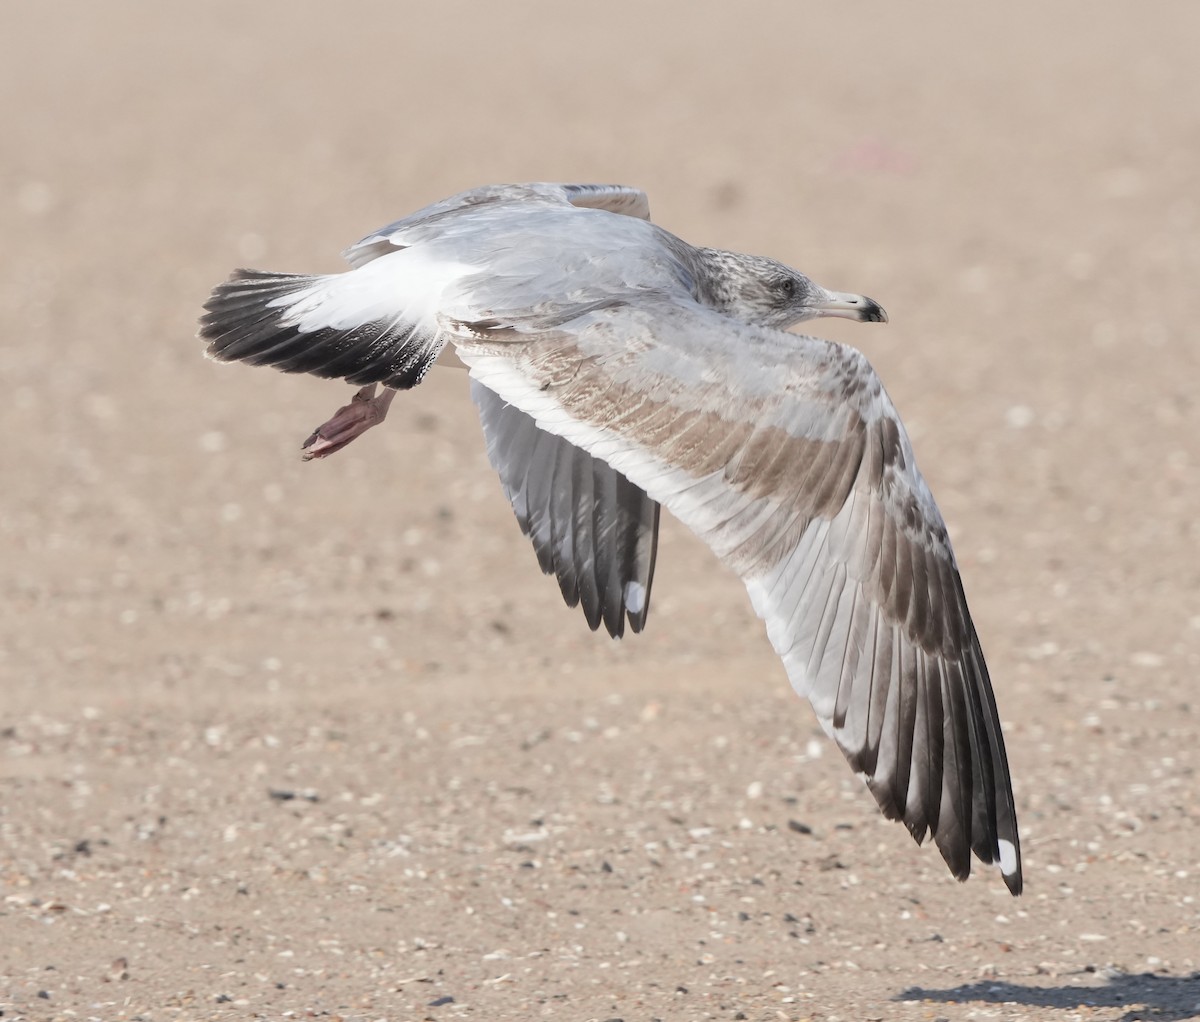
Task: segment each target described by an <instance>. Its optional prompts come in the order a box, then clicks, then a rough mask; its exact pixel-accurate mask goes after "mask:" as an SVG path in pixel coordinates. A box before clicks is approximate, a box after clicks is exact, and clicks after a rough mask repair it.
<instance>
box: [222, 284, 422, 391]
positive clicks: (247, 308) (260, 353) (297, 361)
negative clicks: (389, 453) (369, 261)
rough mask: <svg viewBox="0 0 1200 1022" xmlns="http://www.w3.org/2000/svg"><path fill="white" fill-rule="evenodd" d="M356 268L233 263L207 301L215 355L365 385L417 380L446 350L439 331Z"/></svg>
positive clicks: (399, 386) (402, 387) (394, 385)
mask: <svg viewBox="0 0 1200 1022" xmlns="http://www.w3.org/2000/svg"><path fill="white" fill-rule="evenodd" d="M351 276H352V275H351V274H345V273H339V274H330V275H326V276H310V275H306V274H298V273H264V272H262V271H260V270H235V271H234V273H233V275H232V276H231V277H230V278H229V279H228V280H227V281H225V283H223V284H219V285H218V286H217V287H216V288H215V289H214V290H213V293H212V295H211V296H210V297H209V299H208V301H207V302H206V303H205V305H204V309H205V312H204V316H203V317H202V318H201V320H200V337H201V339H202V340H205V341H207V342H208V351H207V353H208V355H209V357H210V358H214V359H216V360H217V361H219V362H246V363H248V364H249V365H268V366H274V367H275V368H276V369H279V370H282V371H283V372H285V373H311V374H312V375H314V376H322V377H325V378H327V379H343V380H345V381H346V382H347V383H352V384H354V385H355V386H359V387H361V386H365V385H366V384H369V383H382V384H384V385H385V386H387V387H392V388H395V389H397V390H406V389H408V388H409V387H414V386H416V384H418V383H420V382H421V379H422V377H424V375H425V374H426V373H427V372H428V371H429V369H430V367H431V366H432V365H433V363H434V361H435V360H436V359H437V355H438V352H439V351H440V350H441V347H442V342H441V341H440V339H439V338H438V335H437V332H436V331H430V330H428V329H425V328H422V326H421V325H420V324H419V323H417V322H414V321H413V320H412V319H411V318H410V317H406V316H403V315H397V314H396V312H395V311H394V309H393V310H387V309H386V308H381V303H380V302H379V301H378V300H377V299H376V298H375V296H373V295H371V294H369V293H368V294H363V293H362V288H361V287H360V286H359V287H356V285H355V283H354V282H351V281H350V280H349V278H350V277H351Z"/></svg>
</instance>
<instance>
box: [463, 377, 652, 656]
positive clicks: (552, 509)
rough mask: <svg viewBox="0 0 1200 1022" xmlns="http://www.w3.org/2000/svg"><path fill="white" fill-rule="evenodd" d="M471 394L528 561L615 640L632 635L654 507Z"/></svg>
mask: <svg viewBox="0 0 1200 1022" xmlns="http://www.w3.org/2000/svg"><path fill="white" fill-rule="evenodd" d="M471 397H472V398H473V399H474V401H475V403H476V404H477V405H478V406H479V418H480V421H481V422H482V423H483V434H484V437H485V439H486V440H487V452H488V458H489V460H490V461H491V463H492V466H493V467H494V468H495V469H496V471H497V472H498V473H499V475H500V482H501V484H502V485H503V487H504V495H505V496H506V497H508V499H509V502H510V503H511V504H512V506H513V510H514V511H515V512H516V515H517V521H518V522H519V523H520V525H521V531H522V532H523V533H525V535H526V536H528V537H529V538H530V539H531V540H532V541H533V547H534V550H535V551H536V552H537V558H538V563H539V564H540V565H541V567H542V571H544V572H545V573H546V574H547V575H549V574H553V575H555V576H556V577H557V578H558V584H559V588H560V589H561V590H562V594H563V598H564V599H565V600H566V601H567V605H568V606H570V607H574V606H575V605H576V604H582V605H583V612H584V615H585V616H586V617H587V622H588V624H589V625H590V626H591V628H592V629H593V630H595V629H596V628H598V627H599V626H600V623H601V621H603V622H604V627H605V628H606V629H607V630H608V633H609V635H611V636H613V637H614V638H619V637H620V636H621V635H623V634H624V631H625V618H626V616H628V618H629V626H630V627H631V628H632V629H633V630H634V631H635V632H640V631H641V630H642V628H643V626H644V625H645V623H646V615H647V613H648V612H649V609H650V584H651V581H652V580H653V577H654V557H655V552H656V548H657V546H658V515H659V506H658V504H657V503H656V502H655V501H653V500H651V499H650V498H649V497H647V496H646V494H645V493H644V492H643V491H642V490H640V489H638V488H637V487H636V486H634V485H633V484H632V483H631V482H629V480H628V479H626V478H625V477H624V476H623V475H621V474H620V473H619V472H617V471H615V470H614V469H612V468H611V467H610V466H609V465H607V464H606V463H605V462H603V461H601V460H600V459H599V458H594V457H592V456H591V455H590V454H588V453H587V452H586V451H584V450H581V449H580V448H578V447H576V446H575V445H574V444H572V443H570V442H569V441H566V440H563V439H562V438H560V437H557V436H555V435H554V434H553V433H547V432H546V431H545V430H542V429H539V428H538V427H537V424H536V423H535V422H534V421H533V419H532V418H531V417H530V416H528V415H526V414H525V413H524V412H522V411H521V410H520V409H518V408H514V407H513V406H512V405H510V404H507V403H506V402H505V401H503V400H501V399H500V398H499V397H497V396H496V395H495V394H494V393H493V392H492V391H490V390H488V388H487V387H485V386H484V385H483V384H481V383H480V382H479V381H478V380H472V381H471Z"/></svg>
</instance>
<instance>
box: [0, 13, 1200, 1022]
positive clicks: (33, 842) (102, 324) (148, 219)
mask: <svg viewBox="0 0 1200 1022" xmlns="http://www.w3.org/2000/svg"><path fill="white" fill-rule="evenodd" d="M1049 6H1051V5H1043V4H1038V3H1033V2H1027V0H1025V2H1021V3H1016V4H1006V5H1003V6H1001V7H996V6H995V5H993V6H992V9H991V13H980V12H979V11H976V13H969V12H964V11H962V10H956V9H950V8H947V7H945V6H944V5H934V4H913V3H909V4H905V5H887V6H883V5H879V6H873V7H868V6H866V5H859V4H821V5H815V6H814V5H800V4H789V5H785V4H762V5H759V6H755V5H753V4H750V5H747V4H737V5H734V4H716V3H714V4H683V3H674V4H663V5H659V6H656V7H653V8H652V9H648V10H647V9H643V8H642V7H641V6H636V5H632V4H622V3H610V4H606V5H603V6H601V7H595V6H593V7H591V8H589V9H588V10H587V11H586V12H585V11H584V10H583V9H582V8H579V9H576V8H574V7H572V6H571V5H564V4H549V3H547V4H543V5H540V6H532V5H524V4H518V5H484V4H478V5H471V4H462V5H457V6H455V5H450V4H446V5H443V6H440V7H438V8H437V11H436V13H434V12H431V11H424V12H422V11H419V10H417V9H415V7H413V6H409V5H401V4H394V5H393V4H382V3H380V4H374V5H372V4H352V5H340V6H338V7H337V11H338V13H337V14H336V15H335V14H333V13H330V12H331V11H332V10H333V8H332V5H331V6H330V8H329V9H325V8H318V7H316V6H308V5H305V4H287V5H282V4H279V5H272V4H257V5H247V4H233V3H226V4H209V5H204V6H203V7H199V8H197V9H192V10H187V11H185V10H184V9H183V7H182V6H178V7H176V6H170V7H168V5H151V4H147V3H143V4H135V3H115V2H110V3H106V4H103V5H84V4H76V5H49V4H39V5H34V4H25V5H18V4H10V5H5V6H4V8H3V11H2V12H0V124H2V125H3V145H2V147H0V238H2V239H3V241H2V243H0V374H2V377H0V378H2V379H3V383H4V387H3V394H4V400H3V402H2V404H0V435H2V436H3V442H2V444H0V479H2V480H3V483H2V490H0V677H2V684H3V688H2V691H0V700H2V702H0V885H2V892H0V893H2V899H0V1009H2V1010H0V1015H2V1016H3V1019H4V1020H5V1022H8V1020H9V1019H39V1020H40V1019H82V1018H94V1019H103V1020H110V1019H142V1020H146V1022H150V1020H153V1022H159V1020H175V1019H240V1018H269V1019H275V1018H284V1017H288V1018H309V1017H317V1018H342V1019H353V1020H375V1019H388V1020H407V1019H436V1020H438V1022H441V1020H449V1019H455V1018H477V1019H489V1020H490V1019H510V1018H512V1019H535V1018H562V1019H579V1020H585V1019H601V1020H603V1019H625V1020H629V1022H631V1020H634V1019H662V1020H676V1019H710V1018H711V1019H728V1020H734V1019H750V1020H768V1019H770V1020H774V1019H802V1018H813V1019H823V1020H829V1022H832V1020H834V1019H887V1020H930V1022H933V1020H936V1019H955V1020H956V1019H968V1018H999V1019H1038V1020H1071V1019H1125V1020H1131V1019H1188V1018H1195V1017H1200V971H1198V970H1200V900H1198V898H1200V777H1198V776H1197V769H1198V768H1200V752H1198V751H1197V746H1198V743H1200V694H1198V691H1197V682H1196V671H1197V666H1198V665H1200V598H1198V593H1200V559H1198V557H1197V551H1198V550H1200V527H1198V526H1197V519H1196V508H1197V506H1200V439H1198V438H1200V408H1198V406H1197V399H1196V381H1197V378H1198V373H1200V354H1198V351H1200V347H1198V342H1197V339H1196V337H1195V334H1194V330H1195V327H1194V323H1195V312H1196V303H1197V280H1198V279H1200V185H1198V175H1197V166H1200V64H1198V63H1197V61H1196V57H1195V41H1196V40H1197V39H1198V38H1200V6H1197V5H1195V4H1184V3H1165V2H1157V3H1156V2H1151V3H1147V4H1142V5H1139V6H1138V7H1137V8H1136V16H1135V15H1134V14H1133V13H1132V12H1133V6H1132V5H1128V11H1129V12H1130V13H1128V14H1123V13H1121V12H1122V10H1124V9H1126V5H1121V4H1104V5H1099V4H1090V3H1088V4H1084V3H1078V4H1061V5H1053V10H1048V9H1047V8H1048V7H1049ZM501 12H505V13H501ZM530 179H548V180H615V181H621V182H627V183H630V184H637V185H639V186H642V187H644V188H646V189H647V190H648V191H649V193H650V195H651V199H652V203H653V207H654V211H655V216H656V219H658V220H659V221H660V222H662V223H663V224H664V225H666V226H668V227H670V228H671V229H672V230H674V231H676V232H677V233H679V234H681V235H683V236H684V237H686V238H688V239H690V240H693V241H696V242H701V243H709V244H715V245H720V246H724V247H728V248H737V249H742V250H748V251H755V252H761V253H764V254H771V255H774V256H776V257H779V258H781V259H784V260H786V261H788V262H790V263H792V264H794V265H796V266H799V267H801V268H803V269H804V270H806V271H808V272H810V273H812V274H813V276H814V277H816V278H817V279H819V280H821V281H823V282H824V283H826V284H827V285H829V286H831V287H837V288H843V289H853V290H859V291H863V292H866V293H867V294H870V295H872V296H874V297H876V298H878V299H879V300H880V301H881V302H882V303H883V304H884V305H885V306H886V307H887V309H888V311H889V313H890V314H891V317H892V322H891V324H890V325H889V326H887V327H883V328H881V327H863V326H856V325H854V324H846V323H839V324H834V325H832V326H829V327H828V328H825V327H824V325H822V327H823V328H822V331H821V332H822V333H824V334H825V335H826V336H834V337H837V338H839V339H842V340H846V341H852V342H853V343H855V344H857V345H860V346H861V347H863V348H864V350H866V351H867V353H868V354H869V356H870V357H871V359H872V361H873V362H874V364H875V365H876V367H877V368H878V370H879V371H880V373H881V375H882V376H883V378H884V380H885V381H886V382H887V385H888V387H889V389H890V391H891V394H892V396H893V398H894V400H895V401H896V404H897V405H898V406H899V408H900V409H901V412H902V413H903V415H904V416H905V419H906V421H907V423H908V425H909V427H910V430H911V432H912V434H913V437H914V442H915V444H916V447H917V451H918V455H919V457H920V460H921V464H922V467H923V469H924V472H925V474H926V475H927V477H928V478H929V480H930V482H931V485H932V486H933V489H934V491H935V493H936V495H937V497H938V499H939V501H940V503H941V506H942V509H943V511H944V513H945V515H946V518H947V519H948V521H949V522H950V524H951V528H952V531H953V535H954V537H955V542H956V547H957V550H958V553H959V557H960V561H961V563H962V566H963V572H964V576H965V580H966V586H967V590H968V593H969V595H970V597H971V600H972V607H973V610H974V613H975V616H976V621H977V624H978V627H979V630H980V633H981V634H982V636H983V641H984V646H985V649H986V650H987V652H988V656H989V661H990V664H991V670H992V676H993V678H994V679H995V683H996V688H997V693H998V698H999V702H1000V706H1001V710H1002V715H1003V717H1004V720H1005V725H1006V729H1007V734H1008V742H1009V757H1010V760H1011V763H1012V768H1013V775H1014V778H1015V785H1016V791H1017V796H1018V806H1019V810H1020V813H1021V820H1022V825H1023V828H1022V829H1023V837H1024V842H1025V850H1026V877H1027V886H1026V894H1025V895H1024V897H1022V898H1021V899H1019V900H1013V899H1011V898H1010V897H1009V896H1008V894H1007V892H1006V891H1005V889H1004V887H1003V885H1002V884H1001V882H1000V879H999V877H998V876H997V875H995V874H994V873H991V872H989V871H982V872H977V873H976V875H975V876H973V877H972V878H971V880H970V881H969V882H968V883H966V884H964V885H959V884H957V883H956V882H955V881H954V880H953V879H952V878H951V877H950V876H949V875H948V874H947V873H946V871H945V869H944V867H943V866H942V863H941V861H940V859H939V858H938V856H937V855H936V853H935V852H933V851H932V850H931V849H928V848H925V849H921V848H918V847H916V846H915V845H914V844H913V843H912V842H911V840H910V839H909V838H908V837H907V835H906V834H905V833H904V832H903V830H902V828H899V827H897V826H895V825H892V824H888V823H886V822H884V821H883V820H881V819H880V818H879V817H878V816H877V814H876V813H875V811H874V809H873V805H872V803H871V800H870V799H869V797H868V796H867V795H866V794H865V792H864V791H862V790H861V787H860V785H859V783H858V782H857V781H856V780H855V779H854V778H853V777H852V776H850V774H849V771H847V770H846V769H845V766H844V764H843V763H842V762H841V759H840V757H839V756H837V755H836V754H835V753H834V752H833V751H832V750H831V748H830V747H829V746H828V745H826V744H825V743H824V741H823V740H820V736H819V734H818V731H817V728H816V725H815V723H814V721H813V719H812V717H811V714H810V713H809V711H808V709H807V707H805V706H804V705H802V704H801V703H800V702H799V701H798V700H796V699H795V697H794V696H793V695H792V693H791V691H790V689H789V687H788V685H787V683H786V679H785V678H784V675H783V671H782V668H781V667H780V665H779V664H778V663H777V662H776V660H775V658H774V657H773V655H772V654H771V652H770V649H769V647H768V645H767V642H766V639H765V636H764V634H763V630H762V628H761V625H760V624H759V622H758V621H757V620H755V619H754V617H753V615H752V614H751V612H750V610H749V607H748V602H747V600H746V598H745V594H744V591H743V590H742V588H741V586H740V585H739V584H738V582H737V581H736V579H734V578H733V577H732V576H731V575H730V574H729V573H728V572H726V571H725V570H724V569H722V568H721V567H720V566H719V565H718V564H717V563H716V562H715V561H714V559H713V557H712V556H711V555H710V554H709V552H708V551H707V549H705V548H704V547H703V546H702V545H701V544H699V543H698V542H696V541H695V540H694V539H693V538H692V537H691V536H690V535H688V534H687V533H686V532H685V531H684V530H683V529H681V528H680V527H679V526H678V525H677V524H676V523H674V522H669V523H668V524H667V525H666V527H665V528H664V533H663V537H662V544H661V548H660V557H659V574H658V578H657V582H656V590H655V602H654V607H653V612H652V614H651V619H650V627H649V630H648V631H647V633H646V634H644V635H642V636H640V637H635V638H632V639H629V640H627V641H625V642H624V643H621V644H616V643H611V642H609V641H607V640H605V639H602V638H600V637H598V636H595V635H592V634H591V633H589V632H588V630H587V628H586V626H585V623H584V621H583V620H582V615H580V614H579V613H578V612H576V611H569V610H567V609H565V608H564V607H562V606H561V605H560V601H559V597H558V593H557V589H556V586H555V585H554V584H553V582H552V581H551V580H547V579H544V578H543V577H542V576H541V575H540V574H539V572H538V570H537V567H536V564H535V561H534V557H533V554H532V551H531V550H530V549H529V548H528V546H527V544H526V543H525V541H524V540H523V539H522V538H521V536H520V535H519V533H518V530H517V528H516V525H515V523H514V522H513V520H512V515H511V512H510V510H509V508H508V507H507V505H506V504H505V502H504V499H503V496H502V494H501V492H500V489H499V486H498V484H497V482H496V480H495V479H494V477H493V476H492V474H491V472H490V471H489V469H488V467H487V465H486V461H485V457H484V453H483V445H482V440H481V437H480V434H479V429H478V425H477V422H476V420H475V414H474V411H473V408H472V407H471V405H470V402H469V400H468V399H467V396H466V380H465V377H464V376H462V375H461V374H456V373H454V372H451V371H448V370H447V371H440V372H438V373H435V374H434V375H433V376H432V377H431V378H430V379H429V380H428V381H427V383H426V384H424V385H423V386H422V387H421V388H419V390H418V391H416V392H414V393H412V394H411V395H409V396H407V397H405V398H404V400H403V401H399V402H397V403H396V405H395V406H394V409H393V413H392V417H391V419H390V420H389V422H388V423H387V425H386V426H385V427H384V428H381V429H379V430H376V431H375V432H374V433H372V434H371V435H369V436H368V437H366V438H364V439H363V440H361V441H359V442H358V443H357V444H355V445H354V446H353V447H352V448H351V449H350V450H348V451H346V452H344V453H343V454H340V455H338V456H337V457H335V458H333V459H331V460H330V461H328V462H325V463H318V464H303V463H301V461H300V460H299V458H298V456H297V455H298V453H299V452H298V448H299V443H300V441H301V440H302V439H303V438H304V437H305V435H306V434H307V433H308V431H309V430H310V429H311V428H312V427H313V426H315V425H316V424H317V423H318V422H320V421H321V420H322V419H324V418H325V417H326V416H327V415H328V414H329V413H330V412H332V411H333V410H334V408H336V407H337V405H338V404H340V403H342V401H343V400H344V398H345V397H346V395H347V394H348V393H349V391H348V388H345V387H343V386H341V385H338V384H333V383H329V382H322V381H318V380H312V379H308V378H298V377H285V376H282V375H278V374H274V373H271V372H269V371H266V370H252V369H248V368H245V367H240V366H238V367H224V366H217V365H215V364H212V363H209V362H207V361H205V360H204V359H203V358H202V357H201V352H200V345H199V343H198V342H196V341H195V339H194V333H195V319H196V317H197V314H198V312H199V307H200V305H201V303H202V302H203V300H204V298H205V296H206V293H207V291H208V289H209V287H211V286H212V285H213V284H214V283H216V282H217V281H219V280H221V279H222V278H223V277H224V276H225V274H226V273H227V272H228V271H229V270H230V269H231V268H232V267H233V266H235V265H257V266H263V267H268V268H273V269H284V270H297V271H299V270H309V271H313V270H332V269H335V268H337V267H338V265H339V260H338V257H337V253H338V252H339V250H340V249H341V248H342V247H343V246H344V245H345V244H348V243H349V242H351V241H353V240H355V239H357V238H358V237H359V236H361V235H362V234H364V233H365V232H366V231H368V230H370V229H372V228H374V227H376V226H378V225H379V224H381V223H384V222H387V221H388V220H390V219H392V218H394V217H396V216H399V215H402V214H404V213H407V212H409V211H410V210H412V209H415V208H417V207H418V206H420V205H423V204H425V203H426V202H428V201H432V200H434V199H437V198H440V197H443V196H445V195H449V194H451V193H453V192H455V191H458V190H460V189H462V188H465V187H470V186H472V185H476V184H481V183H486V182H492V181H506V180H530Z"/></svg>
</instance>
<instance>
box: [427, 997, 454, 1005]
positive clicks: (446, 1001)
mask: <svg viewBox="0 0 1200 1022" xmlns="http://www.w3.org/2000/svg"><path fill="white" fill-rule="evenodd" d="M453 1003H454V998H453V997H450V996H449V995H447V996H445V997H439V998H438V999H437V1000H436V1001H430V1002H429V1007H431V1008H440V1007H441V1006H442V1005H444V1004H453Z"/></svg>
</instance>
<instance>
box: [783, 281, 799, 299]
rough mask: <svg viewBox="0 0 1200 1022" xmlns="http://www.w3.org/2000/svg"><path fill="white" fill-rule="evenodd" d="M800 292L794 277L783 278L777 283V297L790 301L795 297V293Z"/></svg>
mask: <svg viewBox="0 0 1200 1022" xmlns="http://www.w3.org/2000/svg"><path fill="white" fill-rule="evenodd" d="M799 290H800V287H799V285H798V284H797V283H796V278H795V277H783V278H781V279H780V281H779V295H780V297H781V298H784V299H786V300H787V301H791V300H792V299H793V298H795V297H796V293H797V292H798V291H799Z"/></svg>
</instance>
